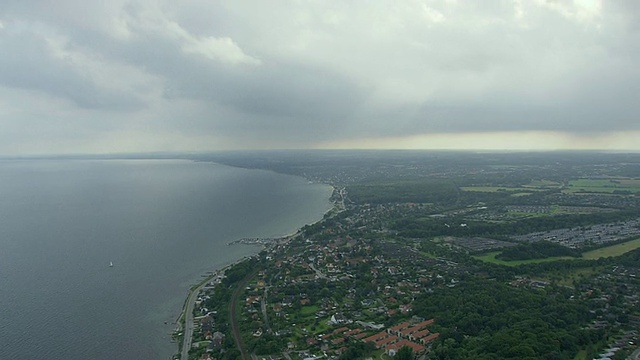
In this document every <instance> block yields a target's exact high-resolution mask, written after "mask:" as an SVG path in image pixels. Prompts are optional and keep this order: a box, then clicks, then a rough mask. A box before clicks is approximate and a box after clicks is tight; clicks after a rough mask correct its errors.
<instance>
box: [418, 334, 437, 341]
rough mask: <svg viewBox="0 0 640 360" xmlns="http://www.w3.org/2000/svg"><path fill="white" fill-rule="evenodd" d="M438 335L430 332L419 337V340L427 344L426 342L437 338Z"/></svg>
mask: <svg viewBox="0 0 640 360" xmlns="http://www.w3.org/2000/svg"><path fill="white" fill-rule="evenodd" d="M438 336H440V334H439V333H434V334H431V335H429V336H426V337H423V338H422V339H420V342H421V343H423V344H427V343H428V342H430V341H433V340H435V339H437V338H438Z"/></svg>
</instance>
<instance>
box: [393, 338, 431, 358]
mask: <svg viewBox="0 0 640 360" xmlns="http://www.w3.org/2000/svg"><path fill="white" fill-rule="evenodd" d="M404 346H408V347H410V348H411V350H413V353H414V355H415V354H419V353H421V352H423V351H424V350H425V349H426V348H425V347H424V346H422V345H420V344H416V343H414V342H412V341H409V340H406V339H405V340H402V341H398V342H397V343H395V344H391V345H388V346H386V347H385V352H386V353H387V355H390V356H395V354H397V353H398V350H400V349H401V348H402V347H404Z"/></svg>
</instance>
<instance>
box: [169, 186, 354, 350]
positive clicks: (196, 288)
mask: <svg viewBox="0 0 640 360" xmlns="http://www.w3.org/2000/svg"><path fill="white" fill-rule="evenodd" d="M325 185H327V186H330V187H331V188H332V189H333V190H332V193H331V195H330V196H329V201H330V202H331V203H332V206H331V207H330V208H329V209H328V210H327V211H325V212H324V213H323V214H322V217H321V218H320V219H318V220H316V221H314V222H311V223H308V224H304V225H302V226H300V227H299V228H298V229H297V230H295V231H294V232H292V233H289V234H287V235H284V236H281V237H277V238H272V239H273V240H274V241H271V242H268V243H257V244H256V245H261V246H260V250H259V251H258V252H257V253H256V254H254V255H253V256H255V255H257V254H259V253H260V252H262V251H264V250H266V249H269V248H270V247H272V246H275V245H279V244H283V243H284V244H286V243H287V242H289V241H291V240H292V239H294V238H296V237H298V236H300V235H301V234H302V232H303V228H304V227H305V226H312V225H315V224H318V223H320V222H321V221H324V220H325V219H326V218H327V217H328V216H335V215H336V214H339V213H340V212H342V211H344V210H345V205H344V193H343V189H341V190H339V189H337V188H336V187H335V186H333V185H331V184H325ZM336 193H337V194H340V199H339V200H338V199H334V200H331V199H332V198H333V195H334V194H336ZM228 245H234V242H231V243H229V244H228ZM253 256H244V257H242V258H241V259H238V260H236V261H234V262H232V263H230V264H228V265H225V266H223V267H221V268H219V269H216V270H213V271H212V272H211V274H210V275H208V276H206V277H205V278H204V279H203V280H201V281H200V282H198V283H197V284H195V285H193V286H192V287H191V288H190V289H189V292H188V294H187V298H186V299H185V302H184V304H183V306H182V311H181V313H180V315H179V316H178V318H177V319H176V325H177V328H176V329H175V330H174V333H173V334H174V335H173V338H174V339H179V337H180V336H182V341H176V343H177V344H178V353H175V354H173V355H171V359H174V360H177V359H182V360H187V359H188V351H189V348H190V347H191V341H192V337H193V334H192V333H191V334H190V337H189V339H187V337H186V336H185V335H187V334H186V333H185V329H189V328H190V327H191V330H193V321H192V319H191V324H188V323H187V321H186V320H187V319H185V318H189V317H190V315H192V314H191V313H192V311H193V305H194V303H195V300H196V297H197V295H198V294H199V293H200V291H201V290H202V289H203V288H204V287H205V286H206V285H207V284H209V283H210V282H211V281H212V280H214V281H215V279H217V280H218V281H220V280H221V279H222V278H224V274H225V272H226V271H227V270H229V269H231V268H233V267H234V266H236V265H238V264H240V263H242V262H244V261H247V260H249V259H251V258H252V257H253Z"/></svg>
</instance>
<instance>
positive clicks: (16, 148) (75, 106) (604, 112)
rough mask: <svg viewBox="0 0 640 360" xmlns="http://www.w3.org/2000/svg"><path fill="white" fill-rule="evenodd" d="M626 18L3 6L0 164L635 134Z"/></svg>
mask: <svg viewBox="0 0 640 360" xmlns="http://www.w3.org/2000/svg"><path fill="white" fill-rule="evenodd" d="M639 15H640V7H639V6H638V5H635V3H634V2H622V1H620V2H616V1H606V2H601V1H596V0H591V1H588V0H584V1H577V0H575V1H573V2H571V1H562V2H560V1H542V0H538V1H517V0H513V1H506V0H505V1H495V2H490V3H482V4H479V3H478V4H476V3H475V2H462V1H454V0H440V1H437V0H436V1H418V0H409V1H403V2H397V1H391V0H381V1H375V2H345V1H337V0H336V1H333V0H330V1H313V0H312V1H293V0H289V1H284V0H276V1H269V2H265V1H222V0H219V1H202V0H187V1H181V2H175V1H163V0H160V1H147V0H139V1H125V0H114V1H109V2H105V3H104V4H97V3H96V4H93V3H92V2H86V1H79V0H57V1H55V2H54V1H50V0H41V1H28V2H27V1H25V2H15V1H6V2H4V3H2V4H0V49H2V55H1V56H0V125H1V126H2V129H3V130H2V132H0V144H2V145H0V154H20V153H60V152H122V151H157V150H215V149H233V148H305V147H320V146H340V147H349V144H353V146H361V145H359V144H364V143H366V144H368V145H366V146H373V147H375V146H376V141H378V142H377V143H378V144H379V145H381V146H385V147H386V146H389V145H388V144H389V141H390V140H389V139H395V140H394V141H395V144H397V145H396V147H402V144H403V139H416V138H420V137H422V138H424V139H425V140H424V141H426V142H428V141H429V140H428V139H429V138H430V137H431V139H433V137H434V136H438V137H442V136H445V135H446V136H448V137H449V138H450V139H455V138H456V136H458V135H456V134H462V135H459V136H460V138H465V139H466V138H467V137H468V136H473V134H485V135H483V136H485V137H486V134H509V133H512V134H515V135H516V136H517V134H520V135H521V136H526V134H530V133H538V134H539V133H556V134H565V135H566V136H564V138H571V137H582V138H583V139H595V138H597V137H598V136H599V135H601V138H612V137H611V134H621V133H623V134H624V133H628V134H635V133H640V121H638V118H637V114H638V113H639V111H638V110H640V102H638V101H637V94H640V67H639V66H638V64H639V60H640V59H639V55H640V26H639V25H638V24H640V21H639V20H640V19H639ZM443 134H444V135H443ZM480 138H482V136H481V137H478V139H480ZM542 138H544V137H542ZM616 138H617V137H616ZM376 139H377V140H376ZM412 141H413V140H412ZM595 143H597V141H596V142H595ZM553 146H554V147H557V146H559V145H557V144H554V145H553ZM599 146H600V145H599ZM412 147H415V146H414V145H412ZM425 147H429V145H428V144H426V143H425ZM560 147H561V146H560Z"/></svg>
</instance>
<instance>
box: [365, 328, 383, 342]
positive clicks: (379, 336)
mask: <svg viewBox="0 0 640 360" xmlns="http://www.w3.org/2000/svg"><path fill="white" fill-rule="evenodd" d="M387 336H389V334H387V333H386V332H384V331H383V332H379V333H377V334H375V335H371V336H369V337H368V338H364V340H362V341H364V342H376V341H379V340H380V339H384V338H386V337H387Z"/></svg>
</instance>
